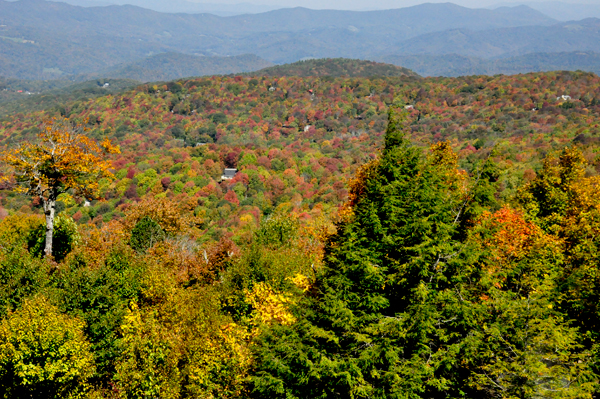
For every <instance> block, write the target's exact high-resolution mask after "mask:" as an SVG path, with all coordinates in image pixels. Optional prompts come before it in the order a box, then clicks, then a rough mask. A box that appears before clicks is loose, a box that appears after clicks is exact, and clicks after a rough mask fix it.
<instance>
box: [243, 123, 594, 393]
mask: <svg viewBox="0 0 600 399" xmlns="http://www.w3.org/2000/svg"><path fill="white" fill-rule="evenodd" d="M407 125H408V123H407V121H406V112H404V111H402V112H399V113H396V112H394V113H391V115H390V124H389V127H388V132H387V134H386V138H385V143H386V146H385V148H384V151H383V153H382V155H381V158H380V159H379V160H377V161H375V162H373V163H371V164H369V165H368V166H367V167H366V168H365V169H363V171H362V172H361V173H360V174H359V175H358V176H357V180H356V181H355V183H354V184H353V186H351V196H350V197H351V204H352V208H351V213H350V214H349V215H348V216H346V217H345V218H343V219H342V222H341V223H340V224H339V225H338V231H337V233H336V234H335V235H334V236H332V237H331V238H330V241H329V243H328V245H327V247H326V253H325V265H324V268H323V270H322V272H321V273H320V274H319V276H318V279H317V282H316V286H315V289H316V290H317V292H316V294H315V295H314V296H311V297H307V298H306V299H305V300H304V301H303V302H301V303H300V304H299V305H298V308H297V315H298V317H299V319H300V320H299V321H298V323H297V324H296V325H294V326H279V327H275V328H272V329H270V330H267V331H265V332H264V334H263V335H262V336H261V337H260V339H259V340H258V345H257V346H256V349H255V356H256V358H257V366H256V371H255V372H254V374H253V377H252V379H251V389H252V390H253V393H254V394H255V396H256V397H269V398H303V397H314V398H326V397H331V396H343V397H352V398H392V397H393V398H396V397H441V396H451V397H480V395H481V394H482V393H485V395H490V396H491V397H495V396H502V397H522V398H534V397H539V395H545V396H549V397H590V394H591V391H592V390H593V388H594V379H595V378H594V377H593V376H592V374H591V373H590V369H589V358H588V357H587V355H586V354H585V352H583V353H579V352H580V351H581V347H580V346H579V344H578V343H577V339H576V338H577V335H576V329H574V328H571V327H569V325H568V324H567V323H565V322H564V321H563V319H562V318H561V315H560V313H558V312H556V311H555V310H553V308H554V306H555V302H553V299H554V298H553V296H554V295H553V294H554V293H555V291H554V290H555V286H554V282H555V277H556V274H555V273H556V272H557V271H558V269H559V267H558V266H559V264H560V258H559V259H556V257H555V255H554V254H555V252H556V247H554V246H553V245H552V242H551V241H543V236H541V237H540V236H538V235H535V234H537V233H535V232H536V231H537V230H535V228H533V227H528V226H527V225H526V224H525V225H524V226H523V224H522V223H521V222H520V221H519V220H520V219H519V218H518V217H516V219H515V220H516V221H513V219H514V213H511V212H504V213H500V214H499V216H498V218H499V219H498V220H502V223H505V224H506V226H507V227H506V228H507V229H508V228H513V224H511V223H515V225H516V226H517V227H518V228H520V229H521V230H518V231H519V232H521V231H524V232H525V233H522V234H525V235H526V236H527V237H529V238H527V239H529V240H532V239H535V240H537V241H535V243H536V244H535V245H533V246H532V247H529V246H527V248H528V249H529V250H531V251H532V253H528V254H527V255H526V256H523V255H522V254H521V253H520V252H519V253H518V254H519V255H518V257H516V258H512V259H511V258H510V253H507V252H510V250H509V248H511V247H509V248H507V249H503V248H502V247H501V245H500V244H501V243H503V242H504V241H498V242H489V241H487V242H486V244H487V245H486V246H485V247H484V248H485V249H484V248H482V247H480V246H479V242H480V241H479V239H478V238H477V236H465V235H464V234H459V226H460V223H458V222H459V219H460V216H461V215H462V210H463V209H462V208H464V206H465V201H464V199H462V198H464V197H463V196H464V195H465V194H464V193H463V192H462V191H461V186H462V184H461V183H460V179H459V178H458V176H460V175H459V174H455V173H456V171H455V170H454V171H453V169H455V168H456V165H454V166H452V163H451V162H452V157H447V156H445V155H444V154H445V152H444V151H443V149H444V147H443V146H442V147H438V150H437V151H438V152H434V154H433V156H432V157H425V156H423V155H422V153H421V151H420V150H419V149H417V148H414V147H411V146H410V145H409V143H408V142H407V141H406V139H405V137H406V131H407V127H406V126H407ZM478 178H479V177H478ZM488 180H492V179H488ZM490 183H491V181H490ZM484 192H485V190H484ZM468 197H470V195H468ZM476 198H481V199H483V200H484V201H483V202H482V203H480V205H479V206H483V205H485V204H486V202H488V201H487V198H486V195H479V196H476ZM505 213H506V214H507V215H508V216H506V217H505ZM457 215H458V216H457ZM487 227H488V230H486V231H485V233H482V234H486V235H484V236H483V237H487V234H497V235H498V237H499V238H496V240H500V239H504V234H505V231H504V230H493V229H492V227H493V226H487ZM515 229H516V227H515ZM494 237H496V236H494ZM516 237H517V236H516V235H515V236H513V238H514V239H516ZM525 242H527V243H529V242H530V241H525ZM537 243H539V244H537ZM527 245H531V244H527ZM538 245H540V246H539V247H538ZM530 248H531V249H530ZM495 250H499V251H503V252H500V253H502V254H503V256H508V257H509V259H510V260H509V262H510V261H513V262H514V264H510V263H509V264H508V265H505V264H503V263H502V262H499V261H498V258H497V257H498V255H497V253H494V251H495ZM488 251H489V252H488ZM536 251H539V252H536ZM529 256H531V258H530V257H529ZM488 262H489V264H488ZM486 265H487V266H486ZM505 395H507V396H505Z"/></svg>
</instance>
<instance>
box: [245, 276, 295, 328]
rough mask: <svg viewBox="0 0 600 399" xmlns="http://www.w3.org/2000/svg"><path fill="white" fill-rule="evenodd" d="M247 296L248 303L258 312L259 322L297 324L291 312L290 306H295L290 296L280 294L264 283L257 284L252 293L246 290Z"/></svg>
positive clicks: (257, 319)
mask: <svg viewBox="0 0 600 399" xmlns="http://www.w3.org/2000/svg"><path fill="white" fill-rule="evenodd" d="M245 294H246V298H247V300H248V302H249V303H250V304H251V305H252V307H254V309H255V310H256V314H255V320H256V321H257V322H259V323H263V324H273V323H280V324H283V325H289V324H293V323H295V322H296V318H295V317H294V315H292V313H291V312H290V311H289V306H290V305H292V304H293V299H292V297H291V296H290V295H289V294H283V293H278V292H276V291H275V290H274V289H273V288H271V286H270V285H269V284H267V283H264V282H260V283H257V284H255V285H254V287H253V288H252V290H251V291H248V290H245Z"/></svg>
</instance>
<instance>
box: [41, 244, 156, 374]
mask: <svg viewBox="0 0 600 399" xmlns="http://www.w3.org/2000/svg"><path fill="white" fill-rule="evenodd" d="M65 266H66V267H64V268H61V269H60V270H59V271H58V272H56V273H55V274H54V275H53V276H52V285H51V290H50V293H49V295H51V297H52V298H53V299H54V300H55V302H57V303H58V304H59V306H60V308H61V310H63V311H65V312H66V313H67V314H70V315H72V316H74V317H77V318H79V319H81V320H83V321H85V323H86V325H85V330H84V331H85V333H86V335H87V336H88V337H89V338H90V340H91V342H92V350H93V354H94V357H95V362H96V365H97V373H96V378H98V379H100V380H101V381H103V382H104V383H106V382H107V381H109V380H110V379H111V376H112V374H113V373H114V371H115V362H116V358H117V357H118V356H119V353H120V351H121V349H122V347H121V344H120V332H119V329H120V326H121V323H122V322H123V318H124V317H125V314H126V311H127V307H128V305H129V303H130V302H131V301H137V300H138V298H139V296H140V294H141V290H142V275H143V272H144V268H143V267H142V266H140V265H139V264H137V263H136V261H135V259H134V257H133V254H132V253H131V249H129V248H128V247H126V246H122V247H117V248H113V249H111V250H110V252H109V253H108V255H107V256H106V261H105V265H104V266H103V267H101V268H93V267H90V266H88V265H87V264H86V259H85V258H84V257H83V256H82V255H78V256H75V257H72V258H70V259H69V262H68V264H66V265H65Z"/></svg>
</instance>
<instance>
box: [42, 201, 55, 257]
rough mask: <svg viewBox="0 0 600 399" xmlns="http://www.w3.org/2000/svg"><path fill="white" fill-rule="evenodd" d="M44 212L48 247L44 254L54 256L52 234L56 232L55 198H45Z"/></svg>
mask: <svg viewBox="0 0 600 399" xmlns="http://www.w3.org/2000/svg"><path fill="white" fill-rule="evenodd" d="M43 202H44V214H45V215H46V247H45V248H44V254H45V255H46V256H52V236H53V234H54V212H55V209H56V200H55V199H43Z"/></svg>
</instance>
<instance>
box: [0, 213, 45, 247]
mask: <svg viewBox="0 0 600 399" xmlns="http://www.w3.org/2000/svg"><path fill="white" fill-rule="evenodd" d="M43 224H44V219H43V217H42V216H40V215H26V214H22V213H17V214H14V215H10V216H7V217H6V218H4V219H2V221H0V248H2V249H10V248H11V247H12V246H13V245H15V244H16V243H17V242H19V241H22V240H24V239H25V237H26V236H27V233H29V232H30V231H31V230H33V229H36V228H38V227H39V226H40V225H43Z"/></svg>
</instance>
